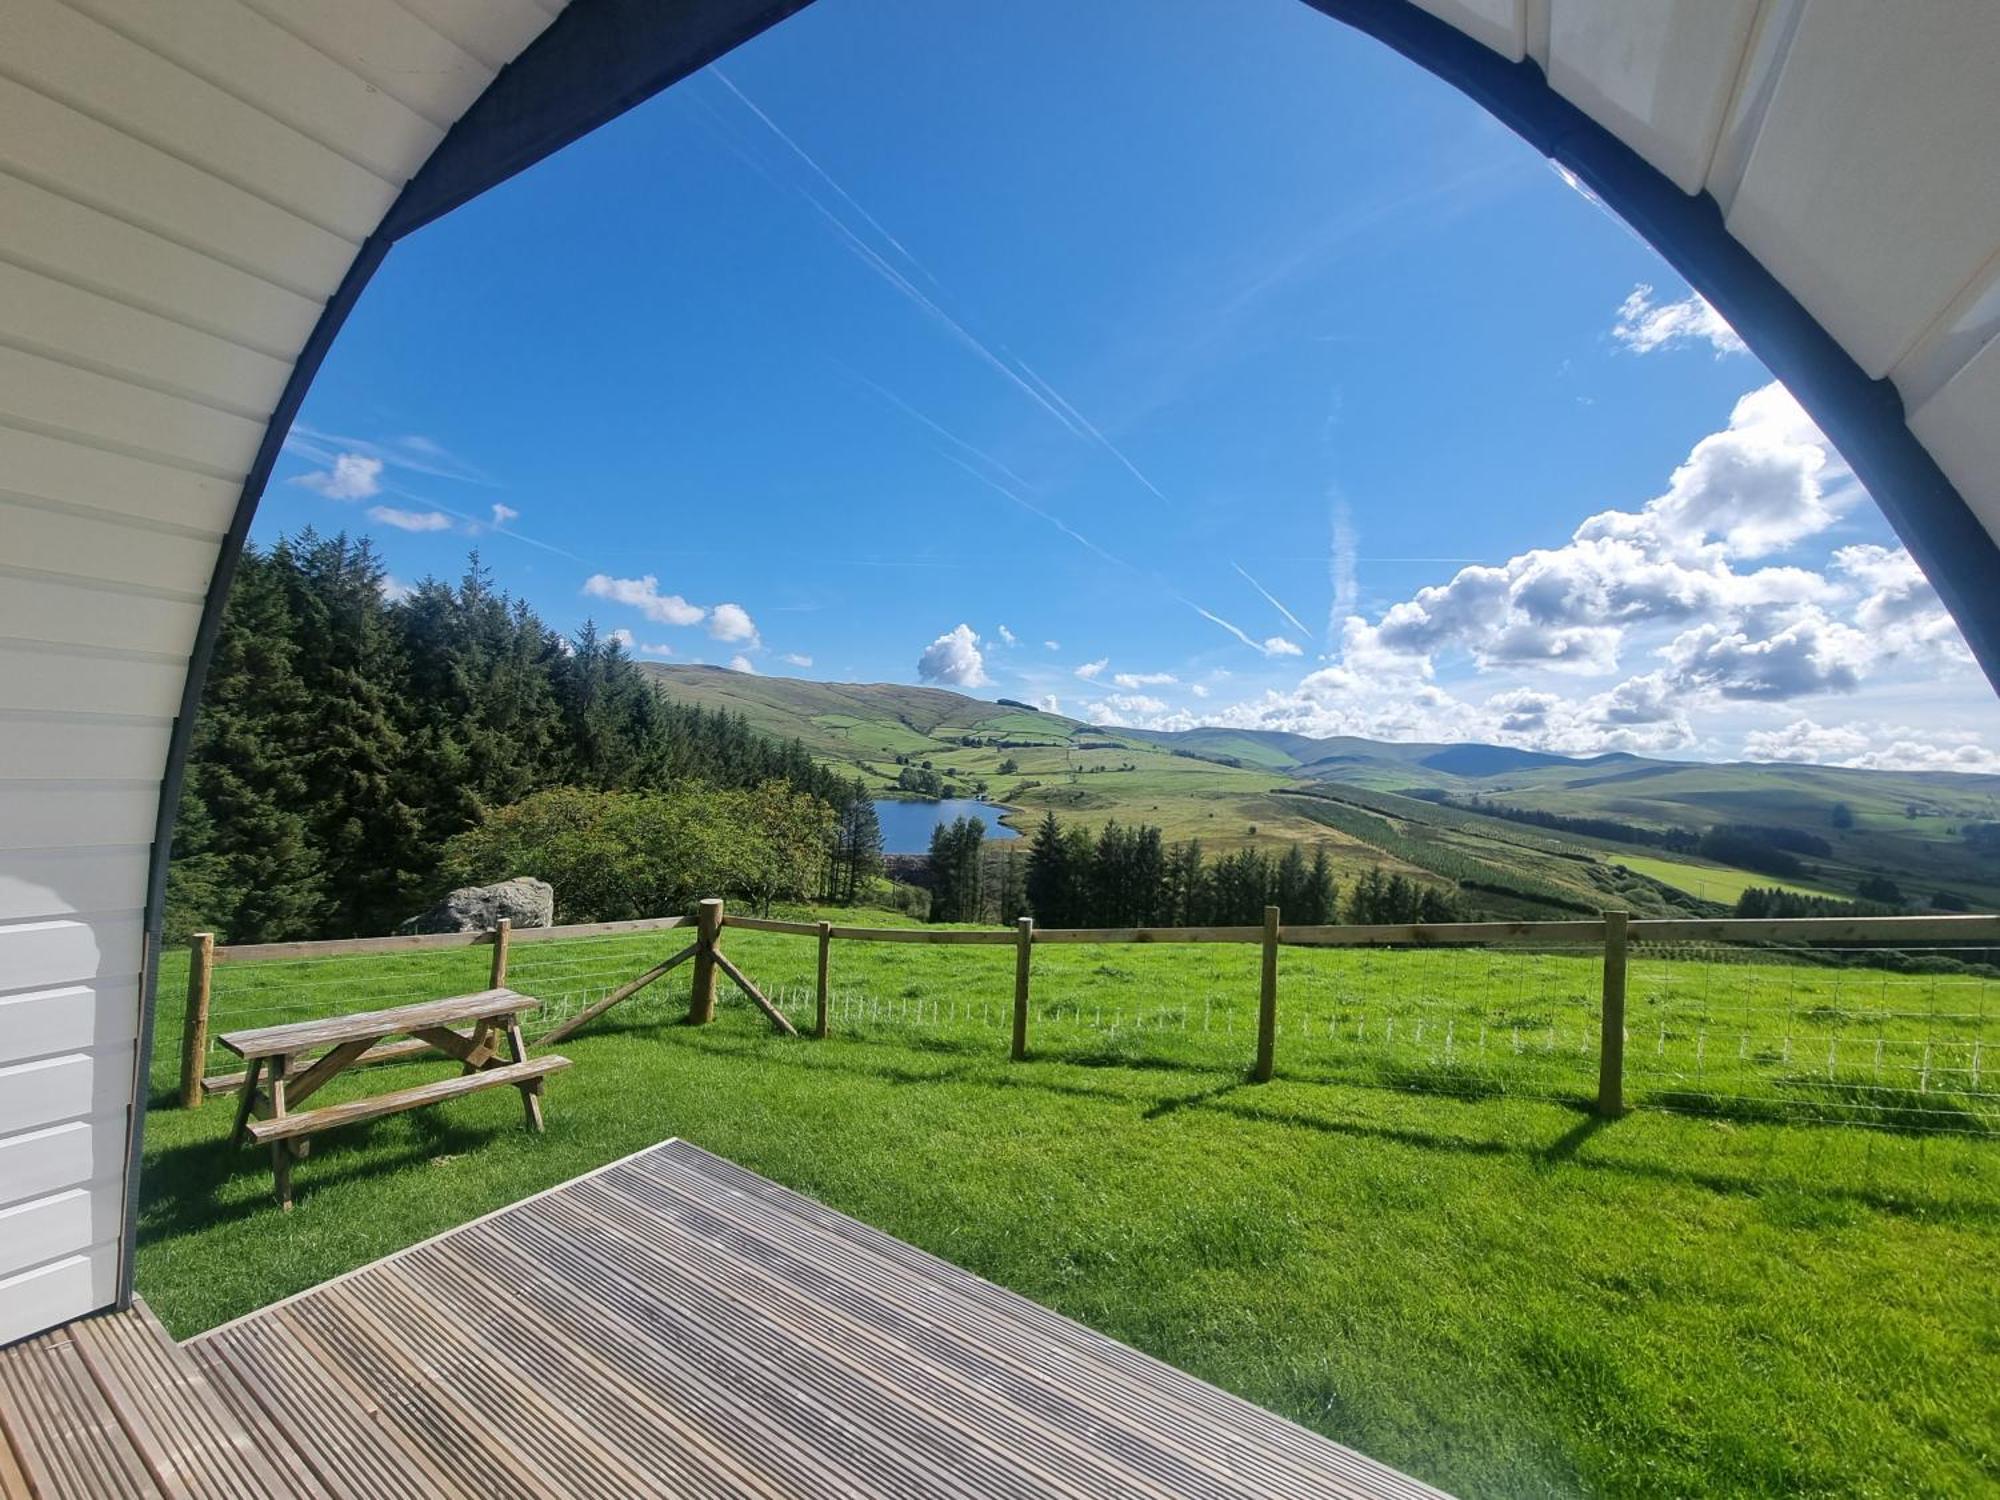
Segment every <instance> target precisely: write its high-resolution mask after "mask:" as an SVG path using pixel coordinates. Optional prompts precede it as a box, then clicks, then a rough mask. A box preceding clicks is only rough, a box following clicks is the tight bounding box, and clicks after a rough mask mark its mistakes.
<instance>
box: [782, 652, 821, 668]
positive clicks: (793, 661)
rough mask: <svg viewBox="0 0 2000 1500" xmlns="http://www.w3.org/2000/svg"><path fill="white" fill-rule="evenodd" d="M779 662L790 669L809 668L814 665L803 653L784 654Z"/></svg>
mask: <svg viewBox="0 0 2000 1500" xmlns="http://www.w3.org/2000/svg"><path fill="white" fill-rule="evenodd" d="M778 660H779V661H781V662H783V663H784V664H785V665H786V666H788V667H809V666H811V665H812V664H813V659H812V658H811V657H810V656H807V655H806V654H805V653H804V652H803V651H787V652H784V653H783V654H782V655H780V656H779V657H778Z"/></svg>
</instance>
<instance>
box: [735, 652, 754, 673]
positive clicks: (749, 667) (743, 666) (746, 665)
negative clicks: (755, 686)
mask: <svg viewBox="0 0 2000 1500" xmlns="http://www.w3.org/2000/svg"><path fill="white" fill-rule="evenodd" d="M729 670H730V671H732V672H744V673H747V674H748V675H750V676H752V677H755V676H756V675H757V664H756V663H755V662H753V661H752V660H750V658H749V657H747V656H745V655H744V654H743V653H742V652H741V651H739V652H737V653H736V654H735V655H734V656H732V657H730V658H729Z"/></svg>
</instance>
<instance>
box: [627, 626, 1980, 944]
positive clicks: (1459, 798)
mask: <svg viewBox="0 0 2000 1500" xmlns="http://www.w3.org/2000/svg"><path fill="white" fill-rule="evenodd" d="M644 665H645V667H646V670H647V671H648V672H649V673H651V674H652V676H653V677H654V680H655V681H656V682H658V683H659V685H660V687H661V688H662V689H663V690H664V691H665V692H666V693H668V694H669V695H670V696H672V697H674V698H677V699H681V700H684V701H689V702H698V703H703V704H706V705H709V706H711V707H727V708H729V709H731V710H732V711H736V712H740V713H742V714H743V715H744V716H745V717H746V718H748V719H749V721H750V723H751V724H752V725H753V726H755V727H756V728H758V729H760V730H763V731H764V732H766V733H769V734H774V735H778V736H782V737H784V738H788V739H791V738H795V739H798V740H801V741H803V742H804V743H805V745H806V746H807V748H809V749H810V750H811V751H813V753H814V754H815V755H817V756H819V757H820V758H822V759H823V760H825V761H826V762H828V763H830V764H834V765H839V766H841V767H843V768H846V769H847V770H849V771H850V772H851V773H852V774H854V775H856V776H858V777H860V778H861V779H862V780H864V781H865V782H867V783H868V784H869V785H871V786H873V787H878V788H881V789H882V791H883V792H884V793H887V794H890V795H894V791H895V783H896V781H897V779H898V777H899V776H901V775H902V773H903V772H904V770H905V769H906V768H908V767H912V766H928V767H930V768H932V769H934V770H935V771H936V772H937V773H938V774H939V775H940V776H941V777H947V778H948V779H949V780H950V782H951V783H952V784H953V785H954V786H955V787H957V788H958V789H960V790H965V791H972V790H976V789H978V788H980V787H982V786H983V788H984V790H985V793H986V794H987V795H988V796H990V797H991V798H993V800H995V801H996V802H999V803H1004V804H1005V805H1006V806H1007V807H1008V808H1012V809H1015V811H1013V812H1011V813H1008V814H1007V818H1008V821H1010V822H1012V823H1014V824H1015V825H1016V826H1019V827H1023V828H1026V827H1028V826H1029V825H1031V824H1032V822H1033V821H1034V820H1035V819H1036V818H1037V817H1039V816H1040V814H1041V812H1042V811H1043V810H1044V809H1047V810H1052V811H1054V812H1056V813H1057V814H1058V815H1059V816H1061V817H1063V818H1065V819H1080V820H1086V821H1093V822H1095V821H1101V820H1102V819H1104V818H1106V817H1116V818H1119V819H1121V820H1125V821H1136V822H1150V823H1155V824H1158V825H1159V826H1160V827H1161V828H1162V829H1163V830H1164V831H1165V832H1166V834H1167V836H1168V837H1169V838H1190V837H1199V838H1201V839H1202V840H1203V841H1204V842H1205V843H1209V844H1213V845H1216V846H1219V847H1225V848H1226V847H1230V846H1232V845H1240V844H1244V843H1269V842H1272V841H1281V842H1282V841H1293V840H1298V841H1322V842H1324V841H1328V840H1332V841H1334V842H1335V843H1336V844H1337V846H1338V852H1339V853H1340V854H1341V855H1342V856H1343V857H1344V858H1346V860H1347V862H1348V865H1349V866H1350V867H1353V866H1356V865H1359V864H1362V863H1364V862H1379V863H1384V864H1386V865H1389V866H1395V867H1407V868H1409V869H1410V870H1411V871H1412V873H1422V872H1423V871H1425V870H1429V871H1430V873H1432V874H1434V875H1435V874H1438V873H1439V872H1440V870H1443V869H1445V868H1447V867H1449V868H1453V869H1455V868H1456V866H1455V865H1454V864H1452V862H1451V861H1450V860H1446V859H1444V858H1442V857H1441V856H1440V857H1430V859H1429V863H1428V864H1426V863H1425V857H1420V856H1419V854H1418V853H1417V852H1416V851H1417V850H1418V848H1419V845H1417V844H1412V843H1411V841H1410V835H1411V832H1412V830H1413V829H1414V830H1426V829H1427V830H1429V832H1428V833H1426V834H1425V835H1424V836H1425V837H1432V836H1433V835H1435V837H1436V838H1438V839H1443V840H1445V841H1446V842H1448V843H1452V844H1454V845H1455V846H1459V847H1460V851H1461V852H1463V850H1466V849H1470V850H1472V851H1473V857H1476V858H1481V859H1490V860H1492V861H1493V862H1494V863H1495V864H1496V865H1498V866H1505V865H1507V864H1508V863H1510V862H1513V863H1518V862H1519V860H1520V859H1522V858H1524V857H1525V856H1524V855H1523V854H1522V853H1521V850H1522V848H1523V847H1525V846H1524V845H1523V843H1522V841H1523V840H1524V839H1526V838H1528V837H1529V836H1528V835H1527V834H1526V832H1525V825H1523V824H1522V823H1521V822H1520V820H1519V816H1518V815H1522V814H1525V815H1530V816H1534V815H1554V816H1556V817H1560V818H1579V817H1582V818H1592V819H1600V820H1609V821H1612V822H1618V823H1624V824H1629V825H1633V826H1634V827H1636V828H1639V829H1641V830H1646V831H1652V832H1662V831H1671V830H1688V831H1692V832H1694V833H1697V834H1699V833H1703V832H1706V831H1708V830H1711V829H1715V828H1718V827H1724V826H1727V827H1739V826H1751V827H1761V828H1766V829H1771V828H1776V829H1782V830H1791V835H1790V836H1791V837H1792V839H1793V841H1794V842H1797V841H1799V840H1800V839H1803V841H1804V842H1805V843H1806V844H1807V845H1808V846H1812V847H1817V844H1818V843H1820V842H1824V843H1825V844H1826V845H1827V846H1828V847H1829V849H1830V851H1831V852H1830V853H1829V854H1827V855H1824V856H1815V857H1813V858H1811V859H1810V860H1809V861H1808V866H1809V870H1810V873H1809V875H1808V876H1806V877H1804V878H1801V879H1800V880H1797V881H1795V882H1793V883H1795V884H1798V885H1799V886H1800V888H1801V889H1806V890H1814V891H1824V892H1826V893H1828V894H1833V895H1843V894H1850V893H1852V892H1854V890H1855V889H1856V887H1857V886H1859V885H1860V884H1861V883H1862V882H1863V881H1865V880H1867V879H1868V878H1869V877H1870V876H1871V875H1887V876H1888V877H1890V878H1893V879H1895V880H1896V881H1897V882H1899V883H1900V884H1902V885H1907V886H1909V887H1910V888H1911V890H1912V891H1913V892H1915V891H1917V890H1923V891H1929V890H1930V889H1931V888H1932V887H1939V888H1943V889H1945V890H1946V891H1947V892H1948V893H1949V894H1951V895H1952V896H1954V897H1965V898H1967V899H1970V900H1973V901H1975V902H1976V903H1977V904H1979V905H1980V906H1981V907H1982V908H1991V907H1993V906H1996V905H2000V860H1996V859H1995V858H1993V857H1991V856H1987V855H1983V854H1981V853H1980V852H1978V849H1977V848H1976V847H1975V844H1974V841H1972V840H1971V839H1969V838H1968V836H1967V833H1966V830H1967V829H1968V828H1972V827H1976V826H1977V825H1980V824H1984V823H2000V776H1970V775H1960V774H1953V773H1948V772H1900V771H1860V770H1849V769H1845V768H1840V767H1830V766H1806V765H1792V764H1768V765H1767V764H1753V763H1727V764H1711V763H1706V762H1698V761H1670V760H1654V759H1649V758H1646V757H1643V756H1637V755H1629V754H1623V753H1614V754H1608V755H1593V756H1567V755H1553V754H1549V753H1546V752H1543V751H1537V750H1523V749H1518V748H1515V747H1512V746H1507V745H1483V744H1425V743H1394V742H1387V741H1381V740H1370V739H1360V738H1354V737H1346V736H1335V737H1329V738H1325V739H1319V738H1314V737H1312V736H1310V735H1303V734H1293V733H1288V732H1285V731H1280V730H1262V729H1228V728H1201V729H1186V730H1176V731H1165V730H1141V729H1123V728H1116V727H1112V726H1105V725H1092V724H1086V723H1084V722H1082V721H1080V720H1077V719H1073V718H1069V717H1067V716H1064V715H1060V714H1050V713H1044V712H1042V711H1041V710H1039V709H1034V708H1029V707H1027V706H1025V705H1022V704H1020V703H1016V702H1007V703H996V702H993V701H990V700H986V699H979V698H971V697H967V696H965V695H964V694H961V693H955V692H951V691H949V690H946V689H943V688H928V687H907V686H903V685H901V684H895V683H827V682H809V681H804V680H800V679H795V678H784V677H760V676H753V675H751V674H748V673H742V672H733V671H728V670H725V669H723V668H720V667H694V666H678V665H669V664H664V663H655V662H649V663H645V664H644ZM1328 799H1334V800H1333V801H1329V800H1328ZM1338 799H1347V800H1346V801H1344V802H1339V801H1338ZM1336 802H1338V805H1339V807H1341V808H1343V809H1345V810H1344V811H1340V812H1338V814H1337V815H1336V813H1334V812H1333V811H1330V809H1331V808H1333V807H1334V806H1335V803H1336ZM1441 805H1449V806H1450V807H1452V808H1453V809H1455V811H1454V812H1453V813H1452V814H1450V815H1449V816H1447V815H1446V814H1445V813H1443V812H1441V811H1440V810H1439V809H1440V807H1441ZM1364 812H1365V814H1366V816H1363V813H1364ZM1503 813H1511V814H1515V815H1517V816H1516V817H1515V818H1514V819H1513V820H1512V821H1509V820H1508V819H1507V818H1504V817H1502V816H1499V814H1503ZM998 815H999V814H998V813H997V812H996V816H998ZM1385 819H1386V822H1385V821H1384V820H1385ZM1377 825H1380V826H1379V827H1378V826H1377ZM1447 825H1448V826H1447ZM1537 842H1538V843H1539V844H1543V845H1545V844H1548V843H1549V842H1550V840H1549V838H1548V836H1547V835H1546V834H1544V835H1542V836H1539V837H1538V840H1537ZM1500 844H1504V845H1506V847H1505V848H1498V847H1492V848H1489V847H1486V846H1487V845H1500ZM1566 847H1567V849H1568V856H1567V858H1568V865H1567V866H1566V865H1565V864H1564V863H1563V862H1562V861H1561V860H1558V861H1557V862H1556V863H1555V864H1553V865H1552V866H1550V875H1549V878H1550V879H1551V880H1552V881H1554V882H1555V883H1556V884H1559V885H1561V884H1565V881H1566V879H1567V877H1570V876H1571V875H1573V874H1574V870H1573V868H1572V867H1574V866H1576V865H1577V864H1578V863H1579V862H1593V863H1598V864H1610V865H1615V866H1617V867H1619V868H1622V869H1626V870H1629V871H1645V872H1649V875H1648V878H1649V879H1650V878H1657V879H1659V880H1662V881H1664V882H1665V883H1666V886H1672V887H1676V888H1680V889H1686V890H1691V891H1693V893H1694V894H1696V895H1708V896H1709V897H1710V898H1711V899H1713V897H1714V895H1715V893H1724V894H1726V895H1727V899H1731V900H1733V899H1734V895H1733V892H1734V891H1735V890H1737V889H1740V888H1741V886H1742V884H1743V883H1744V881H1745V880H1746V879H1747V878H1750V877H1746V876H1745V873H1744V872H1743V871H1741V870H1734V869H1731V868H1729V867H1726V866H1721V865H1719V864H1717V863H1715V862H1713V861H1707V860H1703V859H1701V858H1699V857H1679V856H1677V857H1675V858H1674V859H1671V860H1669V859H1664V858H1662V857H1661V856H1660V854H1659V852H1658V850H1657V849H1651V848H1642V847H1639V846H1638V845H1636V844H1635V845H1633V846H1632V847H1631V849H1630V850H1629V851H1628V850H1626V849H1625V848H1623V847H1621V846H1620V845H1619V844H1618V843H1617V841H1615V840H1611V841H1607V840H1604V839H1600V838H1587V837H1583V836H1581V835H1578V836H1577V837H1576V838H1574V839H1572V840H1571V842H1570V843H1569V844H1568V845H1567V846H1566ZM1547 852H1548V851H1546V850H1544V851H1543V853H1544V854H1547ZM1456 857H1457V856H1456V855H1454V856H1453V858H1454V859H1455V858H1456ZM1537 857H1538V858H1539V857H1540V856H1537ZM1586 873H1588V872H1586ZM1590 879H1591V881H1593V882H1595V881H1597V876H1596V875H1592V876H1591V877H1590ZM1587 883H1588V882H1587ZM1599 884H1601V882H1600V883H1599ZM1697 887H1699V889H1695V888H1697ZM1566 888H1567V886H1566ZM1594 888H1595V887H1594ZM1663 888H1665V887H1663ZM1590 896H1591V892H1590V891H1584V892H1582V893H1581V894H1580V896H1579V899H1580V900H1585V899H1589V898H1590Z"/></svg>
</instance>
